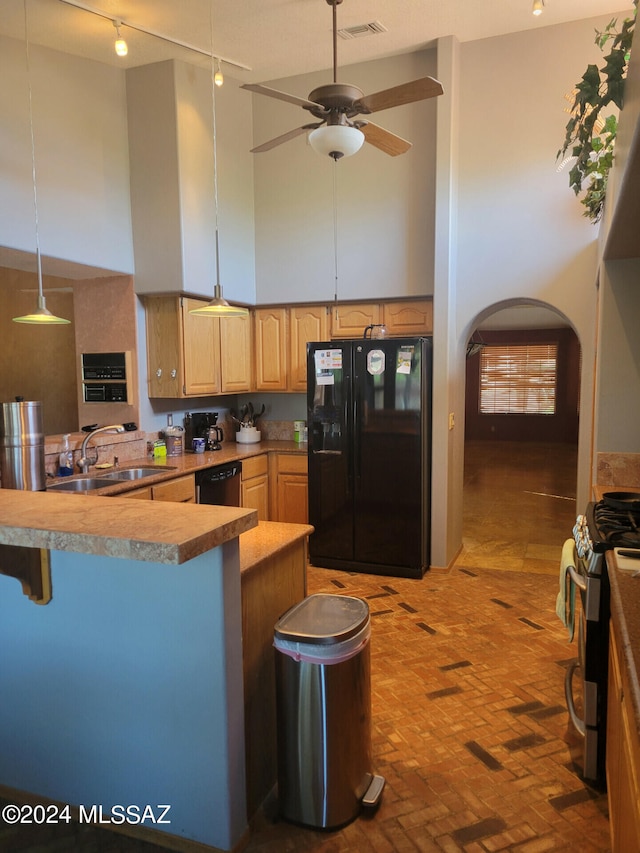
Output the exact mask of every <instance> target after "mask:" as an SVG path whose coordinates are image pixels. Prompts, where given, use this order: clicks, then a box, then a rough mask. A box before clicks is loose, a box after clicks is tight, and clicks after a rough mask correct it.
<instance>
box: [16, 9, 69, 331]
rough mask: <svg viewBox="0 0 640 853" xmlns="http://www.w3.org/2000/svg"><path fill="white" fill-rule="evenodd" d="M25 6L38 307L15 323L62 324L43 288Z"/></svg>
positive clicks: (67, 321)
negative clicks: (47, 301) (47, 302)
mask: <svg viewBox="0 0 640 853" xmlns="http://www.w3.org/2000/svg"><path fill="white" fill-rule="evenodd" d="M23 6H24V43H25V49H26V57H27V83H28V88H29V129H30V131H31V177H32V182H33V211H34V218H35V230H36V262H37V265H38V307H37V308H36V310H35V311H34V312H33V314H24V315H23V316H21V317H14V318H13V322H14V323H29V324H32V325H39V326H41V325H61V324H64V323H69V322H70V320H65V319H63V318H62V317H56V316H55V315H54V314H52V313H51V311H49V309H48V308H47V305H46V301H45V298H44V293H43V288H42V258H41V257H40V235H39V232H38V191H37V188H36V147H35V141H34V135H33V106H32V103H31V66H30V64H29V30H28V26H27V0H23Z"/></svg>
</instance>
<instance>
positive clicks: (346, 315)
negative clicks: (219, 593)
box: [331, 302, 382, 338]
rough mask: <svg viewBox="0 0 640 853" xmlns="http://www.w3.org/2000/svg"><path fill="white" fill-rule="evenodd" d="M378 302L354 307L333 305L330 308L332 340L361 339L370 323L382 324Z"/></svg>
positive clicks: (363, 303) (358, 304)
mask: <svg viewBox="0 0 640 853" xmlns="http://www.w3.org/2000/svg"><path fill="white" fill-rule="evenodd" d="M381 318H382V310H381V306H380V303H378V302H359V303H357V304H354V305H334V306H333V307H332V308H331V337H332V338H361V337H362V336H363V335H364V330H365V329H366V328H367V326H370V325H371V324H372V323H376V324H377V323H382V319H381Z"/></svg>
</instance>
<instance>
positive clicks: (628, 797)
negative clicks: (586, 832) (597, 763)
mask: <svg viewBox="0 0 640 853" xmlns="http://www.w3.org/2000/svg"><path fill="white" fill-rule="evenodd" d="M621 652H622V643H621V642H620V636H619V634H618V632H617V630H616V627H615V624H614V621H613V620H612V621H611V623H610V639H609V685H608V699H607V790H608V795H609V826H610V830H611V850H612V853H631V851H640V784H639V778H640V738H639V736H638V724H637V721H636V716H635V713H634V708H633V704H632V699H631V685H630V681H629V675H628V672H627V667H626V664H625V661H624V660H623V658H622V656H621Z"/></svg>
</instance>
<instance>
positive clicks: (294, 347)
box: [289, 305, 329, 391]
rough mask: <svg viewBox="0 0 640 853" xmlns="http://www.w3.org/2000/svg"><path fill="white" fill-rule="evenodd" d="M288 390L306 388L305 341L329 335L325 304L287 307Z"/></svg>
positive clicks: (327, 310)
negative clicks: (288, 334) (288, 336)
mask: <svg viewBox="0 0 640 853" xmlns="http://www.w3.org/2000/svg"><path fill="white" fill-rule="evenodd" d="M289 330H290V338H289V341H290V346H289V390H291V391H306V390H307V343H309V342H310V341H326V340H327V338H328V337H329V308H328V306H326V305H297V306H294V307H293V308H290V309H289Z"/></svg>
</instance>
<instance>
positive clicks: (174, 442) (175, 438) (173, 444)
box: [164, 415, 184, 456]
mask: <svg viewBox="0 0 640 853" xmlns="http://www.w3.org/2000/svg"><path fill="white" fill-rule="evenodd" d="M183 432H184V430H183V429H182V427H179V426H174V425H173V415H167V426H166V429H165V431H164V441H165V444H166V446H167V456H180V455H181V454H182V433H183Z"/></svg>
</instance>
